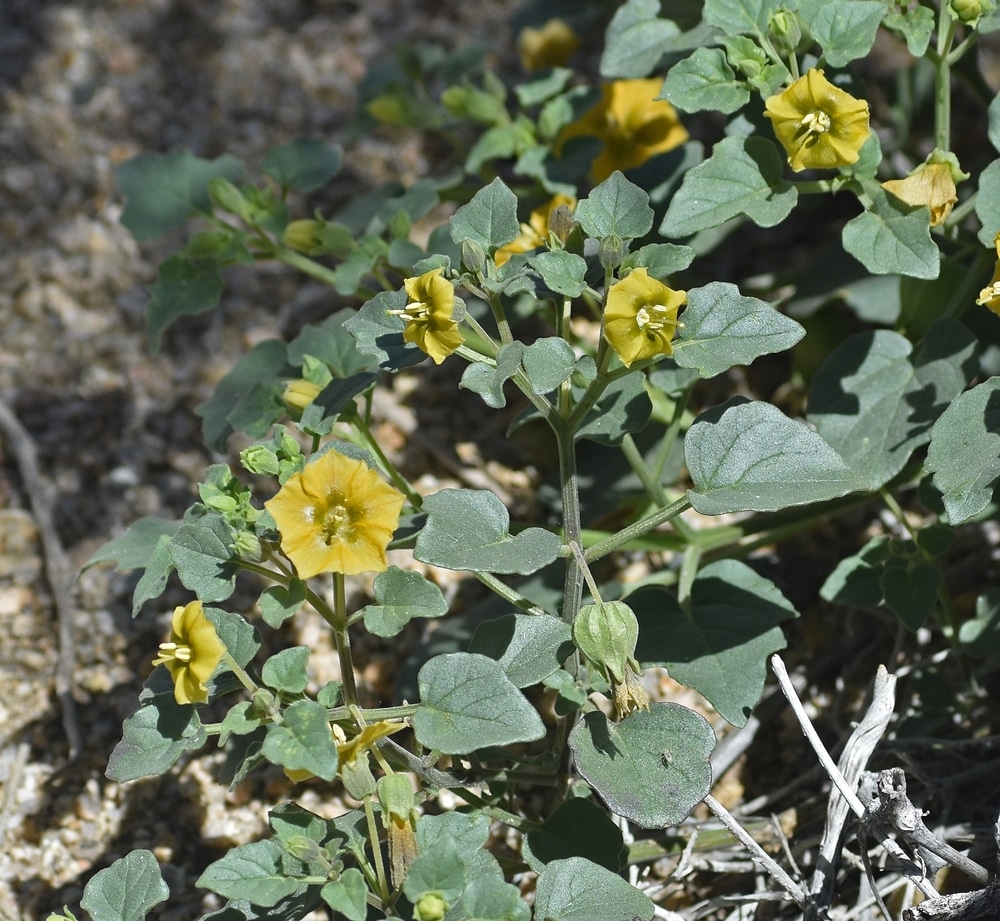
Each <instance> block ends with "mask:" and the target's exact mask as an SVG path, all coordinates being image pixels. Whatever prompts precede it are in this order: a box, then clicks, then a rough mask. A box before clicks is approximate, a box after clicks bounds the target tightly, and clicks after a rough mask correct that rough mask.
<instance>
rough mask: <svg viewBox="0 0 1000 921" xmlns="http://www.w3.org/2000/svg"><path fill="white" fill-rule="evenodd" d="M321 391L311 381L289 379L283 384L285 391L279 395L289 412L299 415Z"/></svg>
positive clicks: (318, 386)
mask: <svg viewBox="0 0 1000 921" xmlns="http://www.w3.org/2000/svg"><path fill="white" fill-rule="evenodd" d="M322 392H323V388H322V387H320V385H319V384H314V383H313V382H312V381H307V380H305V379H300V380H297V381H289V382H288V383H287V384H285V392H284V393H283V394H282V395H281V400H282V402H283V403H284V404H285V406H286V407H288V411H289V412H292V413H295V414H296V415H299V414H301V412H302V410H304V409H305V408H306V407H307V406H308V405H309V404H310V403H312V401H313V400H315V399H316V397H318V396H319V395H320V394H321V393H322Z"/></svg>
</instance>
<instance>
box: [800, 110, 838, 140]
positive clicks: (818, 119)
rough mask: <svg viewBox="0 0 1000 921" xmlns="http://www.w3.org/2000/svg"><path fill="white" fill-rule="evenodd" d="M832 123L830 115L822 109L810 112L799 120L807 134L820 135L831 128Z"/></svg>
mask: <svg viewBox="0 0 1000 921" xmlns="http://www.w3.org/2000/svg"><path fill="white" fill-rule="evenodd" d="M830 124H831V122H830V116H829V115H827V113H826V112H824V111H823V110H822V109H817V110H816V111H815V112H810V113H809V114H808V115H806V116H805V117H804V118H803V119H802V121H800V122H799V127H800V128H802V129H804V130H805V133H806V134H807V135H815V136H816V137H819V136H820V135H821V134H826V132H827V131H829V130H830Z"/></svg>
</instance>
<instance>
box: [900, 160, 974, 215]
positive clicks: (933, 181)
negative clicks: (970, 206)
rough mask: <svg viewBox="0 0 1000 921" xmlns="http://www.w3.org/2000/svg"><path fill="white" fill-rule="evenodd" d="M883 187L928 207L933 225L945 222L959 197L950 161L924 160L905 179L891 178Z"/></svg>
mask: <svg viewBox="0 0 1000 921" xmlns="http://www.w3.org/2000/svg"><path fill="white" fill-rule="evenodd" d="M882 188H883V189H885V190H886V191H887V192H891V193H892V194H893V195H895V196H896V198H899V199H902V200H903V201H905V202H906V204H908V205H912V206H913V207H915V208H919V207H920V206H921V205H923V206H925V207H927V208H929V209H930V212H931V227H937V226H938V224H943V223H944V221H945V220H946V219H947V217H948V215H949V214H951V209H952V207H954V205H955V202H957V201H958V191H957V189H956V188H955V176H954V174H953V172H952V168H951V166H950V165H949V164H948V163H931V162H925V163H921V164H920V166H918V167H917V168H916V169H915V170H914V171H913V172H912V173H910V175H909V176H907V177H906V178H905V179H890V180H889V181H888V182H883V183H882Z"/></svg>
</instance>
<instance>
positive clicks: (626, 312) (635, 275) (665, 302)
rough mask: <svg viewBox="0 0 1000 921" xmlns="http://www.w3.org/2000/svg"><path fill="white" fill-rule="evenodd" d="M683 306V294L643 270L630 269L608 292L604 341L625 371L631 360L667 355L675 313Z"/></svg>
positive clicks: (669, 350) (672, 333) (684, 295)
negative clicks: (605, 340)
mask: <svg viewBox="0 0 1000 921" xmlns="http://www.w3.org/2000/svg"><path fill="white" fill-rule="evenodd" d="M685 303H687V294H686V293H685V292H684V291H674V290H673V289H672V288H668V287H667V286H666V285H665V284H663V282H661V281H657V280H656V279H655V278H650V277H649V273H648V272H647V271H646V269H645V268H638V269H633V270H632V271H631V272H630V273H629V274H628V275H627V276H626V277H625V278H623V279H622V280H621V281H619V282H616V283H615V284H613V285H612V286H611V288H610V289H609V290H608V303H607V306H606V307H605V308H604V338H605V339H607V340H608V343H609V344H610V346H611V348H613V349H614V350H615V352H616V353H617V354H618V357H619V358H620V359H621V360H622V364H623V365H625V367H626V368H627V367H630V366H631V365H632V362H634V361H642V360H643V359H644V358H652V357H653V356H654V355H669V354H671V352H672V351H673V347H672V346H671V344H670V343H671V340H672V339H673V338H674V331H675V330H676V329H677V311H678V310H680V308H681V307H682V306H683V305H684V304H685Z"/></svg>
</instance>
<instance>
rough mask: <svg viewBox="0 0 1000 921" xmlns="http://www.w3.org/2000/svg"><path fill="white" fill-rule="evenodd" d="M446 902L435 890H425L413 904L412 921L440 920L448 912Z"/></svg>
mask: <svg viewBox="0 0 1000 921" xmlns="http://www.w3.org/2000/svg"><path fill="white" fill-rule="evenodd" d="M449 907H450V906H449V905H448V903H447V902H446V901H445V900H444V899H443V898H441V896H440V895H439V894H438V893H436V892H427V893H425V894H424V895H422V896H420V898H419V899H417V904H416V905H414V906H413V918H414V921H442V919H443V918H444V916H445V915H446V914H447V913H448V908H449Z"/></svg>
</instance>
